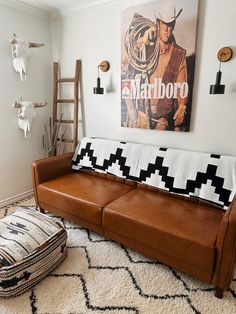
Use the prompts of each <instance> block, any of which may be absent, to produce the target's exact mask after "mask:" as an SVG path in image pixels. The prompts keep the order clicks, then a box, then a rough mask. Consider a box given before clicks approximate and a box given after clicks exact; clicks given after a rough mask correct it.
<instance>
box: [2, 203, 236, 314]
mask: <svg viewBox="0 0 236 314" xmlns="http://www.w3.org/2000/svg"><path fill="white" fill-rule="evenodd" d="M20 206H22V207H24V206H27V207H35V203H34V199H33V198H31V199H28V200H24V201H21V202H19V203H17V204H13V205H11V206H7V207H5V208H2V209H0V214H1V217H2V216H4V215H7V214H10V213H11V212H13V211H14V210H15V209H16V208H18V207H20ZM55 219H58V220H60V221H61V222H62V223H63V224H64V226H65V227H66V229H67V231H68V236H69V238H68V243H67V244H68V257H67V258H66V260H65V261H64V262H63V263H62V264H61V265H60V266H59V267H58V268H57V269H56V270H54V271H53V272H52V273H51V274H50V275H48V276H47V277H46V278H45V279H43V280H42V281H41V282H40V283H39V284H38V285H36V286H35V287H34V288H33V289H31V290H29V291H27V292H25V293H24V294H22V295H20V296H18V297H15V298H8V299H3V298H0V314H87V313H89V314H90V313H91V314H92V313H93V314H94V313H97V314H98V313H105V314H130V313H134V314H159V313H163V314H164V313H166V314H185V313H186V314H188V313H189V314H190V313H204V314H208V313H209V314H217V313H219V314H231V313H232V314H233V313H236V276H235V279H234V280H233V282H232V284H231V287H230V289H229V291H227V292H225V294H224V298H223V299H222V300H220V299H217V298H215V297H214V289H213V287H212V286H210V285H207V284H204V283H202V282H200V281H198V280H196V279H194V278H191V277H189V276H187V275H185V274H183V273H180V272H177V271H176V270H174V269H172V268H170V267H168V266H166V265H163V264H161V263H158V262H157V261H154V260H151V259H148V258H147V257H145V256H143V255H140V254H138V253H136V252H134V251H132V250H130V249H128V248H126V247H124V246H122V245H120V244H118V243H115V242H114V241H111V240H109V239H107V238H104V237H103V236H101V235H98V234H96V233H94V232H91V231H89V230H87V229H84V228H82V227H80V226H78V225H74V224H72V223H70V222H68V221H65V220H63V219H61V218H59V217H55Z"/></svg>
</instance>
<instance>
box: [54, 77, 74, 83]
mask: <svg viewBox="0 0 236 314" xmlns="http://www.w3.org/2000/svg"><path fill="white" fill-rule="evenodd" d="M66 82H71V83H73V82H75V79H74V78H61V79H58V80H57V83H66Z"/></svg>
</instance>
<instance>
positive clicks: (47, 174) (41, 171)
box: [32, 153, 73, 205]
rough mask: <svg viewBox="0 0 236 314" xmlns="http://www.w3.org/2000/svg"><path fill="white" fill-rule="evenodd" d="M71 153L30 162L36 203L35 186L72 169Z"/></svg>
mask: <svg viewBox="0 0 236 314" xmlns="http://www.w3.org/2000/svg"><path fill="white" fill-rule="evenodd" d="M72 157H73V153H66V154H62V155H59V156H52V157H48V158H43V159H39V160H35V161H34V162H33V163H32V175H33V186H34V192H35V200H36V204H37V205H38V197H37V186H38V185H39V184H40V183H43V182H46V181H49V180H52V179H54V178H57V177H59V176H62V175H65V174H68V173H70V172H72V171H73V169H72V166H71V159H72Z"/></svg>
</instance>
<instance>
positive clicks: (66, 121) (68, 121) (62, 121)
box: [55, 119, 75, 123]
mask: <svg viewBox="0 0 236 314" xmlns="http://www.w3.org/2000/svg"><path fill="white" fill-rule="evenodd" d="M55 122H59V120H58V119H56V120H55ZM74 122H75V121H74V120H61V123H74Z"/></svg>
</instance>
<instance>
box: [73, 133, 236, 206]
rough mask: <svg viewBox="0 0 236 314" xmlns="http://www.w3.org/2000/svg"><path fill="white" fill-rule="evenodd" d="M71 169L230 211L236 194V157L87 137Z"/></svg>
mask: <svg viewBox="0 0 236 314" xmlns="http://www.w3.org/2000/svg"><path fill="white" fill-rule="evenodd" d="M72 168H73V169H75V170H79V169H82V168H83V169H84V168H85V169H93V170H95V171H99V172H105V173H109V174H113V175H115V176H118V177H121V178H125V179H128V180H135V181H137V182H140V183H145V184H147V185H150V186H153V187H156V188H160V189H163V190H166V191H169V192H171V193H176V194H180V195H184V196H189V197H196V198H200V199H202V200H205V201H208V202H210V203H212V204H215V205H217V206H218V207H220V208H223V209H227V208H228V207H229V205H230V203H231V202H232V200H233V197H234V195H235V193H236V157H232V156H223V155H215V154H208V153H200V152H191V151H184V150H177V149H172V148H163V147H157V146H149V145H142V144H136V143H128V142H127V143H126V142H118V141H114V140H107V139H99V138H88V137H85V138H83V139H81V141H80V142H79V144H78V146H77V148H76V150H75V153H74V156H73V159H72Z"/></svg>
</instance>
